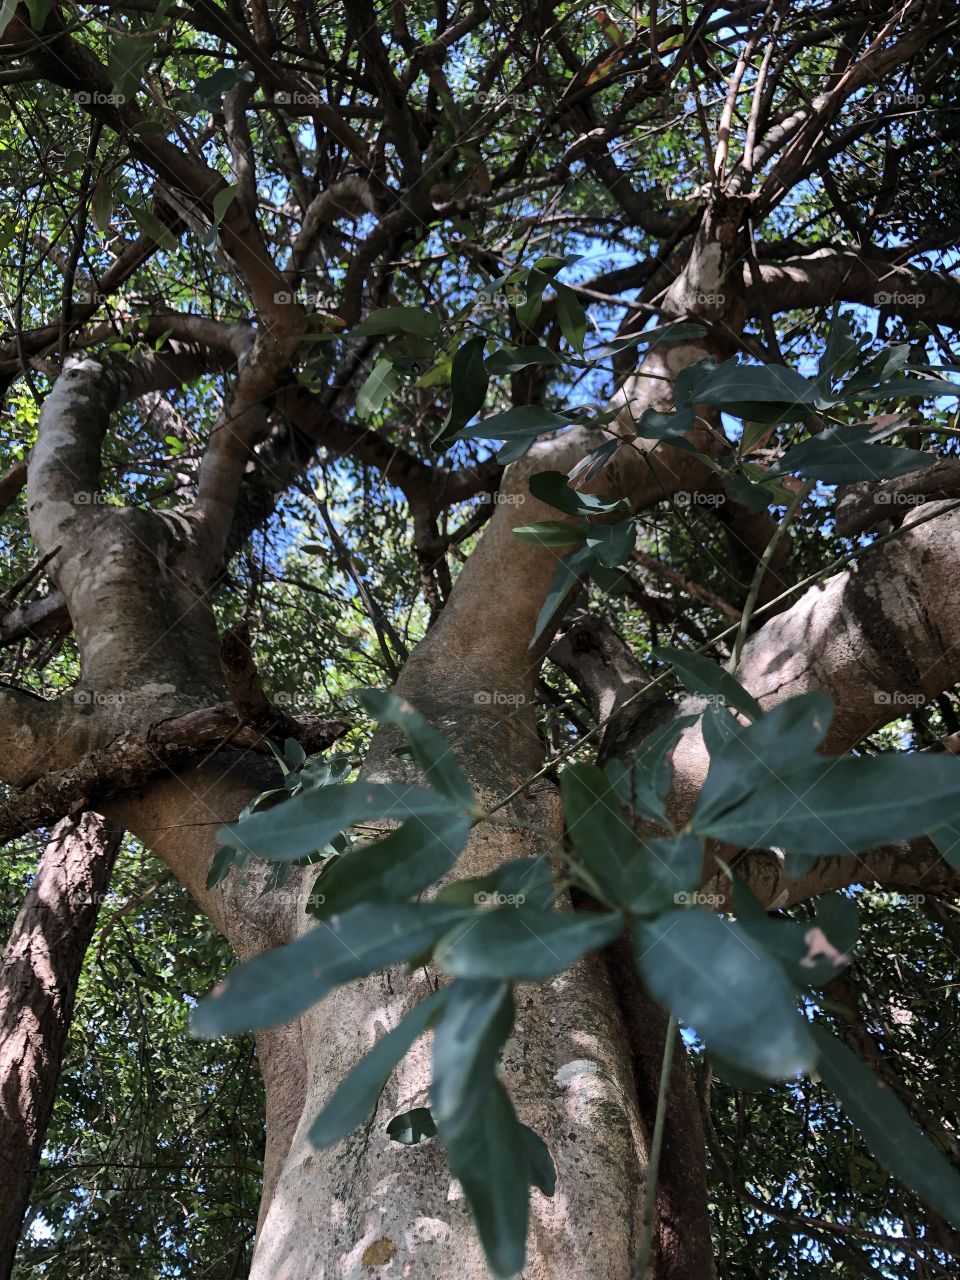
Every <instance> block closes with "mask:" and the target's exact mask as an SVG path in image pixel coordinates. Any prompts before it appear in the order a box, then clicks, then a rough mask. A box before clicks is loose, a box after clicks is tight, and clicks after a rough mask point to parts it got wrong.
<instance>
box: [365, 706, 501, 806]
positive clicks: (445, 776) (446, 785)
mask: <svg viewBox="0 0 960 1280" xmlns="http://www.w3.org/2000/svg"><path fill="white" fill-rule="evenodd" d="M357 697H358V699H359V701H360V702H361V703H362V705H363V707H364V708H365V710H367V711H368V712H369V713H370V715H372V716H373V717H374V718H375V719H376V720H379V721H380V722H381V724H392V725H396V726H397V728H399V729H402V730H403V732H404V733H405V734H406V735H407V738H408V739H409V741H410V749H411V750H412V752H413V756H414V759H415V760H416V762H417V764H419V766H420V768H421V769H422V770H423V772H424V775H425V776H426V779H427V781H428V782H429V783H430V785H431V786H432V787H435V788H436V790H437V791H439V792H441V793H442V794H443V795H445V796H446V797H447V798H448V799H449V800H452V801H453V803H454V804H458V805H462V806H463V807H464V808H465V809H466V810H468V811H470V812H472V811H474V810H475V809H476V799H475V797H474V794H473V790H472V788H471V786H470V783H469V782H468V781H467V779H466V777H465V776H464V774H463V772H462V770H461V769H460V766H459V765H458V764H457V760H456V756H455V755H454V754H453V748H452V747H451V746H450V744H449V743H448V742H447V740H446V738H445V737H444V736H443V734H442V733H438V732H437V730H436V729H434V727H433V726H432V725H431V724H429V723H428V722H427V721H426V720H425V719H424V718H423V716H422V715H420V713H419V712H418V711H417V710H416V708H415V707H413V706H411V705H410V703H409V702H407V700H406V699H405V698H400V697H398V696H397V695H396V694H393V693H383V692H381V691H380V690H378V689H365V690H363V691H362V692H361V693H359V694H358V695H357Z"/></svg>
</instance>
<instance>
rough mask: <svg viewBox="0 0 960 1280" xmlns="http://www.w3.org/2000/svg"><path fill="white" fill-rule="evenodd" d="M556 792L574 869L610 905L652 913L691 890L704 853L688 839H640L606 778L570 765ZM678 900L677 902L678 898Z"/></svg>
mask: <svg viewBox="0 0 960 1280" xmlns="http://www.w3.org/2000/svg"><path fill="white" fill-rule="evenodd" d="M560 793H561V795H562V797H563V810H564V816H565V819H566V824H567V830H568V832H569V836H570V842H571V844H572V845H573V848H574V853H575V860H574V863H573V866H574V871H575V872H576V870H577V869H578V868H583V869H584V870H585V872H586V873H587V874H586V877H585V878H583V883H584V885H585V886H586V887H587V888H588V889H590V890H591V891H593V892H598V893H599V895H600V897H601V898H602V899H603V901H604V902H606V903H607V904H608V905H609V906H612V907H614V908H617V909H620V910H624V911H630V912H632V913H634V914H636V915H655V914H656V913H658V912H660V911H666V910H668V909H669V908H670V907H672V906H674V905H675V903H676V902H677V895H678V894H681V895H682V894H685V893H686V892H687V891H689V890H690V889H692V888H694V887H695V885H696V884H697V881H698V880H699V877H700V872H701V871H702V868H703V849H702V847H701V844H700V841H699V840H697V839H696V838H695V837H693V836H681V837H679V838H677V839H647V840H644V841H641V840H640V839H639V837H638V836H637V835H636V834H635V833H634V831H633V829H632V828H631V826H630V824H629V822H628V821H627V818H626V815H625V814H624V812H623V810H622V808H621V807H620V804H619V801H618V799H617V793H616V791H615V789H614V786H613V784H612V782H611V781H610V780H609V778H608V777H607V776H606V775H605V774H604V773H602V772H601V771H600V770H599V769H598V768H597V767H596V766H595V765H592V764H574V765H571V766H569V767H568V768H567V769H565V770H564V771H563V773H562V774H561V776H560ZM681 900H682V899H681Z"/></svg>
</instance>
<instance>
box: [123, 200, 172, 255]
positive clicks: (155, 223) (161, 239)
mask: <svg viewBox="0 0 960 1280" xmlns="http://www.w3.org/2000/svg"><path fill="white" fill-rule="evenodd" d="M130 212H131V214H132V215H133V218H134V221H135V222H136V223H137V226H138V227H139V228H140V230H141V231H142V232H143V233H144V235H148V236H152V238H153V239H154V240H156V242H157V244H158V245H160V247H161V248H162V249H168V250H171V249H175V248H176V247H177V238H176V236H175V235H174V234H173V232H172V231H171V230H170V228H169V227H167V226H165V225H164V224H163V223H162V222H161V221H160V219H159V218H158V217H157V215H156V214H155V213H152V212H151V211H150V210H149V209H141V208H133V207H132V208H131V209H130Z"/></svg>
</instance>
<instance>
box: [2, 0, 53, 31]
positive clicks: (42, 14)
mask: <svg viewBox="0 0 960 1280" xmlns="http://www.w3.org/2000/svg"><path fill="white" fill-rule="evenodd" d="M26 5H27V12H28V13H29V14H30V26H31V27H32V28H33V30H34V31H42V30H43V24H44V23H45V22H46V20H47V18H48V17H49V15H50V10H51V9H52V8H53V0H26ZM13 7H15V5H14V6H11V9H12V8H13ZM8 20H9V17H5V16H4V13H3V12H0V35H2V34H3V31H4V28H5V27H6V25H7V21H8Z"/></svg>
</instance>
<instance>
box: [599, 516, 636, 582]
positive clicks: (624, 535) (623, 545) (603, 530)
mask: <svg viewBox="0 0 960 1280" xmlns="http://www.w3.org/2000/svg"><path fill="white" fill-rule="evenodd" d="M636 545H637V526H636V524H635V523H634V519H633V516H627V518H626V520H620V521H619V522H618V523H617V524H592V525H590V528H589V532H588V536H587V547H588V548H589V549H590V550H591V551H592V552H593V553H594V555H595V556H596V557H597V559H598V560H599V561H600V563H601V564H602V565H605V566H606V567H607V568H608V569H615V568H616V567H617V565H620V564H623V563H624V562H625V561H627V560H629V559H630V557H631V556H632V555H633V549H634V547H635V546H636Z"/></svg>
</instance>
